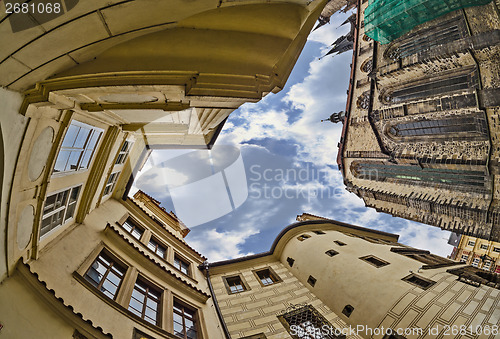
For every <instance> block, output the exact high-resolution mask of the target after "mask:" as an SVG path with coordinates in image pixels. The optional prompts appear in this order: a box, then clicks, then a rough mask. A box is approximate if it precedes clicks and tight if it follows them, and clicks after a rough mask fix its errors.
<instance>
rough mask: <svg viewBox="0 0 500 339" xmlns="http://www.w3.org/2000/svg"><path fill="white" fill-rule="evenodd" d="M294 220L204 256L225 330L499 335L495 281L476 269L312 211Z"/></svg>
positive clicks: (246, 333) (262, 334)
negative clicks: (233, 251) (271, 236)
mask: <svg viewBox="0 0 500 339" xmlns="http://www.w3.org/2000/svg"><path fill="white" fill-rule="evenodd" d="M297 220H298V222H297V223H295V224H292V225H290V226H288V227H286V228H285V229H284V230H283V231H282V232H281V233H280V234H279V235H278V237H277V238H276V240H275V241H274V243H273V245H272V247H271V249H270V251H269V252H265V253H261V254H256V255H252V256H249V257H243V258H237V259H233V260H228V261H223V262H216V263H210V264H209V265H208V270H209V272H210V274H209V276H210V280H211V284H212V285H213V289H214V294H215V295H214V296H215V298H216V299H217V302H218V304H219V306H220V309H221V312H222V314H223V318H224V321H225V323H226V324H227V328H228V330H229V332H230V334H231V337H232V338H289V337H290V336H289V335H290V334H296V336H292V337H293V338H301V336H300V333H306V332H307V331H309V332H308V333H316V335H317V337H318V338H323V337H321V336H319V334H318V333H320V334H321V335H324V338H341V337H342V335H346V337H347V338H359V337H361V338H496V337H497V336H498V332H497V329H498V326H499V325H500V313H499V310H500V304H499V302H500V290H499V287H500V285H499V284H498V283H496V284H495V283H494V282H488V281H487V280H480V279H483V278H481V277H480V276H479V275H477V272H479V271H480V270H479V269H477V270H474V269H471V268H470V267H469V268H467V266H465V265H464V264H463V263H456V262H453V261H451V260H449V259H445V258H441V257H438V256H436V255H433V254H430V253H429V252H428V251H423V250H418V249H415V248H411V247H408V246H405V245H402V244H400V243H398V242H397V241H398V236H397V235H394V234H389V233H384V232H379V231H374V230H370V229H367V228H363V227H359V226H353V225H349V224H345V223H341V222H337V221H334V220H329V219H325V218H321V217H317V216H314V215H310V214H302V215H300V216H298V217H297ZM464 272H465V273H464ZM459 276H460V277H459ZM479 281H481V283H479V285H478V282H479ZM472 284H475V285H472ZM460 326H463V327H462V332H461V333H458V332H457V333H455V332H456V330H457V329H458V330H459V331H460ZM484 329H487V330H486V332H488V334H487V335H485V334H484V333H482V332H481V330H484ZM390 330H393V331H394V333H393V336H391V335H390V334H389V333H390ZM452 330H453V334H452ZM466 331H468V332H466ZM493 332H494V333H493ZM297 334H298V335H297ZM328 335H331V336H328ZM304 337H305V338H307V336H304ZM311 337H312V338H315V337H314V336H311Z"/></svg>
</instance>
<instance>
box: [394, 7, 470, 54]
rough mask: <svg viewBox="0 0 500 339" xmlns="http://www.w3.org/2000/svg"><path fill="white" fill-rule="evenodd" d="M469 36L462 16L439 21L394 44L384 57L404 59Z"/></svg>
mask: <svg viewBox="0 0 500 339" xmlns="http://www.w3.org/2000/svg"><path fill="white" fill-rule="evenodd" d="M466 34H467V29H466V27H465V25H464V22H463V17H462V16H461V15H456V16H454V17H453V18H450V19H448V20H438V21H437V24H436V25H434V26H432V27H427V28H424V29H420V30H414V31H411V32H410V33H408V34H406V35H404V36H403V37H401V38H400V39H397V40H395V41H394V42H392V43H391V44H390V45H389V47H388V48H387V49H386V50H385V52H384V57H385V58H388V59H392V60H397V59H400V58H404V57H407V56H410V55H413V54H416V53H421V52H423V51H430V50H431V49H432V48H433V47H435V46H439V45H444V44H447V43H450V42H453V41H456V40H458V39H460V38H463V37H464V36H465V35H466Z"/></svg>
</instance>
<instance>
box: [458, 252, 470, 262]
mask: <svg viewBox="0 0 500 339" xmlns="http://www.w3.org/2000/svg"><path fill="white" fill-rule="evenodd" d="M468 259H469V256H468V255H466V254H462V257H461V258H460V262H467V260H468Z"/></svg>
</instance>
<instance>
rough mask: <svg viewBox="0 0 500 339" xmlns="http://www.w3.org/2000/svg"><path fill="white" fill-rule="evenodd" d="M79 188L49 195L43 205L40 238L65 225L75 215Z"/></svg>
mask: <svg viewBox="0 0 500 339" xmlns="http://www.w3.org/2000/svg"><path fill="white" fill-rule="evenodd" d="M80 188H81V186H77V187H73V188H69V189H67V190H65V191H62V192H59V193H54V194H52V195H49V196H48V197H47V199H45V204H44V205H43V216H42V227H41V229H40V237H42V236H43V235H45V234H47V233H48V232H49V231H51V230H53V229H54V228H56V227H57V226H61V225H62V224H64V223H66V222H67V221H68V220H69V219H71V218H72V217H73V215H74V214H75V209H76V203H77V201H78V195H79V194H80Z"/></svg>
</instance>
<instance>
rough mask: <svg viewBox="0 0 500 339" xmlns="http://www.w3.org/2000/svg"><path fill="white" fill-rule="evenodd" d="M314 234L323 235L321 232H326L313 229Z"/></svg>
mask: <svg viewBox="0 0 500 339" xmlns="http://www.w3.org/2000/svg"><path fill="white" fill-rule="evenodd" d="M313 233H314V234H317V235H323V234H326V233H325V232H323V231H313Z"/></svg>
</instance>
